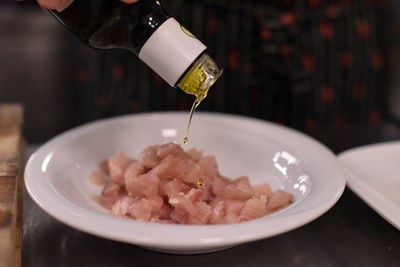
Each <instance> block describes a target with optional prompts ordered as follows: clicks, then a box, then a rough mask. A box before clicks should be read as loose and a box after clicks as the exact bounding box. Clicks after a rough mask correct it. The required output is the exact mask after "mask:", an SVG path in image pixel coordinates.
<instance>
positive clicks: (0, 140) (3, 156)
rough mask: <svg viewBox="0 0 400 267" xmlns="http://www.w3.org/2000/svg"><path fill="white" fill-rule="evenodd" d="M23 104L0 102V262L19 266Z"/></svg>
mask: <svg viewBox="0 0 400 267" xmlns="http://www.w3.org/2000/svg"><path fill="white" fill-rule="evenodd" d="M22 122H23V108H22V106H21V105H19V104H0V266H1V267H2V266H5V267H8V266H17V267H18V266H21V243H22V242H21V241H22V208H21V206H22V196H21V183H22V176H23V142H22V138H21V126H22Z"/></svg>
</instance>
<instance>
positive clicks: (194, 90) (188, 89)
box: [178, 67, 209, 144]
mask: <svg viewBox="0 0 400 267" xmlns="http://www.w3.org/2000/svg"><path fill="white" fill-rule="evenodd" d="M206 78H207V76H206V74H205V73H204V71H203V70H202V69H200V68H198V67H193V68H192V69H191V70H190V71H189V72H188V73H187V74H186V75H185V77H183V79H182V80H181V81H180V82H179V84H178V86H179V87H180V88H181V89H182V90H183V91H184V92H185V93H187V94H191V95H194V96H196V99H195V100H194V102H193V104H192V108H191V109H190V114H189V119H188V123H187V125H186V134H185V137H184V138H183V140H182V143H183V144H187V143H188V142H189V129H190V124H191V122H192V117H193V112H194V111H195V110H196V108H197V106H198V105H199V104H200V102H201V101H202V100H203V99H204V98H205V97H206V96H207V93H208V89H209V88H202V87H201V86H202V84H203V82H204V81H205V80H206Z"/></svg>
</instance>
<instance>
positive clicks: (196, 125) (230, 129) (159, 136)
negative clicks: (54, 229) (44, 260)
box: [25, 112, 345, 253]
mask: <svg viewBox="0 0 400 267" xmlns="http://www.w3.org/2000/svg"><path fill="white" fill-rule="evenodd" d="M187 116H188V114H187V113H173V112H172V113H149V114H138V115H132V116H123V117H117V118H112V119H106V120H101V121H97V122H93V123H89V124H87V125H83V126H81V127H78V128H75V129H72V130H70V131H67V132H65V133H64V134H61V135H59V136H57V137H55V138H54V139H52V140H50V141H49V142H47V143H46V144H44V145H43V146H42V147H41V148H39V149H38V150H37V151H36V152H35V153H34V154H33V155H32V156H31V158H30V159H29V161H28V164H27V166H26V169H25V184H26V187H27V190H28V192H29V194H30V196H31V197H32V198H33V200H34V201H35V202H36V203H37V204H38V205H39V206H40V207H41V208H43V209H44V210H45V211H46V212H47V213H49V214H50V215H51V216H53V217H54V218H56V219H58V220H60V221H61V222H63V223H65V224H67V225H69V226H71V227H74V228H77V229H79V230H81V231H84V232H87V233H91V234H94V235H98V236H101V237H104V238H109V239H113V240H118V241H123V242H128V243H132V244H135V245H139V246H143V247H146V248H149V249H153V250H158V251H163V252H171V253H203V252H208V251H215V250H220V249H223V248H227V247H231V246H234V245H238V244H242V243H245V242H250V241H255V240H259V239H264V238H267V237H270V236H273V235H277V234H280V233H283V232H287V231H289V230H292V229H295V228H296V227H299V226H301V225H304V224H306V223H308V222H310V221H311V220H313V219H315V218H317V217H318V216H320V215H321V214H323V213H324V212H326V211H327V210H328V209H329V208H330V207H332V206H333V205H334V203H335V202H336V201H337V200H338V199H339V197H340V195H341V194H342V192H343V189H344V186H345V180H344V175H343V173H342V170H341V168H340V165H339V163H338V161H337V159H336V157H335V155H334V154H332V153H331V152H330V151H329V150H328V149H326V148H325V147H324V146H322V145H321V144H320V143H318V142H317V141H315V140H313V139H312V138H310V137H307V136H305V135H303V134H301V133H299V132H297V131H294V130H291V129H288V128H285V127H282V126H278V125H276V124H272V123H268V122H265V121H260V120H255V119H250V118H246V117H239V116H231V115H223V114H216V113H201V112H196V114H195V115H194V118H193V122H192V127H191V131H190V141H189V144H188V145H185V146H184V148H185V149H186V148H189V147H191V146H194V147H197V148H200V149H202V150H203V151H204V152H205V154H212V155H215V156H216V159H217V162H218V164H219V169H220V172H221V173H222V174H223V175H226V176H228V177H231V178H235V177H238V176H241V175H248V176H249V177H250V181H251V183H252V184H253V185H256V184H260V183H263V182H268V183H270V184H271V186H272V187H273V189H277V188H281V189H284V190H286V191H289V192H291V193H292V194H293V195H294V196H295V201H294V203H293V204H292V205H290V206H289V207H287V208H285V209H283V210H281V211H279V212H277V213H275V214H272V215H268V216H265V217H263V218H260V219H257V220H253V221H248V222H244V223H238V224H229V225H228V224H227V225H202V226H194V225H164V224H157V223H144V222H138V221H135V220H132V219H124V218H119V217H114V216H112V215H110V214H109V213H108V211H107V210H105V209H104V208H102V207H101V206H100V205H99V204H98V203H97V202H96V201H94V200H93V196H94V195H99V194H100V193H101V190H102V188H101V187H99V186H96V185H93V184H92V183H91V182H90V181H89V179H88V176H89V174H90V173H91V172H92V171H94V170H96V169H97V166H98V165H97V164H98V163H99V162H100V161H101V160H104V159H106V158H108V157H110V156H111V155H112V154H114V153H115V152H116V151H117V150H122V151H124V152H125V153H126V154H128V155H130V156H132V157H136V156H137V155H138V153H139V152H140V151H141V150H142V149H143V148H145V147H147V146H149V145H153V144H161V143H165V142H168V141H175V142H181V140H182V138H183V137H184V131H185V127H186V122H187Z"/></svg>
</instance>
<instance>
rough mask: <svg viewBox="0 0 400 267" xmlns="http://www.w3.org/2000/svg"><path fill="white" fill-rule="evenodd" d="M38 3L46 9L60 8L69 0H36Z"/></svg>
mask: <svg viewBox="0 0 400 267" xmlns="http://www.w3.org/2000/svg"><path fill="white" fill-rule="evenodd" d="M37 1H38V3H39V5H40V6H41V7H43V8H46V9H60V8H63V7H65V6H67V5H68V4H69V2H70V0H37Z"/></svg>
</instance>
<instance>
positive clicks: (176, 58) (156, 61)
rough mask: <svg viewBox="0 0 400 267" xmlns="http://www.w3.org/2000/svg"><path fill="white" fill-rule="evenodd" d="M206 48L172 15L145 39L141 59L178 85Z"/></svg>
mask: <svg viewBox="0 0 400 267" xmlns="http://www.w3.org/2000/svg"><path fill="white" fill-rule="evenodd" d="M206 48H207V47H206V46H205V45H204V44H203V43H202V42H200V41H199V40H198V39H196V37H194V36H193V35H192V34H191V33H190V32H189V31H188V30H186V29H185V28H184V27H182V26H181V25H180V24H179V23H178V22H177V21H176V20H175V19H174V18H169V19H167V20H166V21H165V22H164V23H163V24H162V25H161V26H159V27H158V29H157V30H156V31H155V32H154V33H153V34H152V35H151V36H150V38H149V39H148V40H147V41H146V43H145V44H144V45H143V47H142V49H141V50H140V52H139V58H140V59H141V60H142V61H143V62H145V63H146V64H147V65H148V66H149V67H150V68H152V69H153V70H154V71H155V72H157V73H158V75H160V76H161V78H163V79H164V80H165V81H166V82H167V83H168V84H169V85H171V86H175V85H176V83H177V82H178V79H179V78H180V77H181V76H182V74H183V73H184V72H185V71H186V70H187V68H188V67H189V66H190V65H191V64H192V63H193V61H194V60H195V59H196V58H197V57H198V56H199V55H200V54H201V53H202V52H203V51H204V50H205V49H206Z"/></svg>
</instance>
